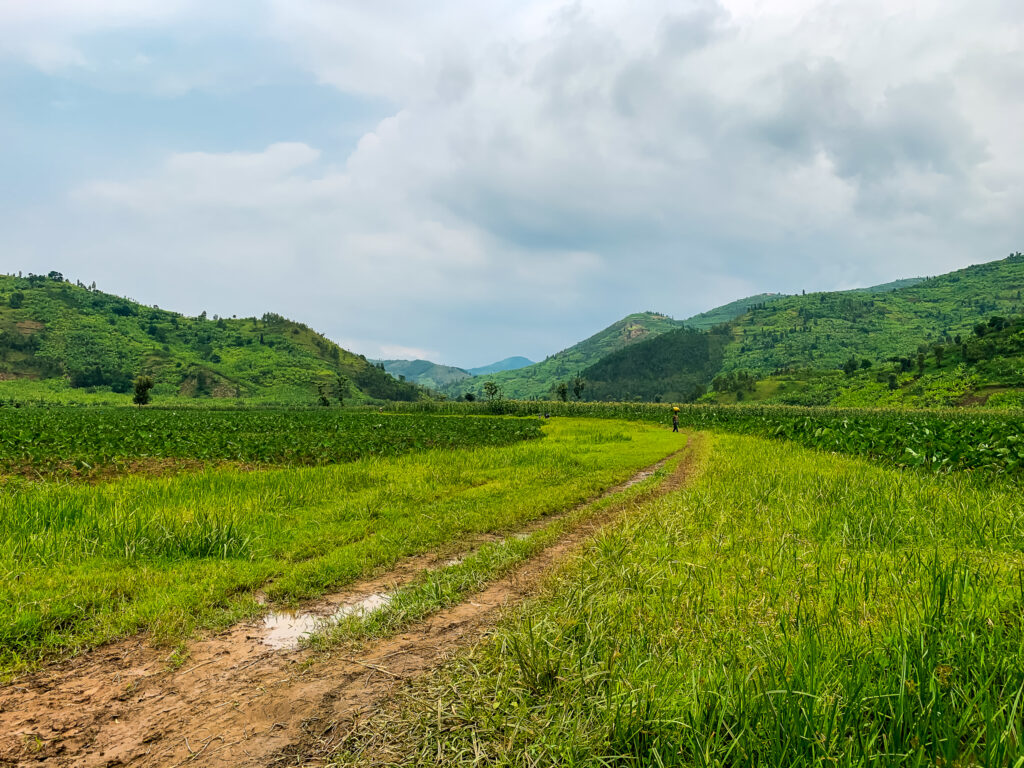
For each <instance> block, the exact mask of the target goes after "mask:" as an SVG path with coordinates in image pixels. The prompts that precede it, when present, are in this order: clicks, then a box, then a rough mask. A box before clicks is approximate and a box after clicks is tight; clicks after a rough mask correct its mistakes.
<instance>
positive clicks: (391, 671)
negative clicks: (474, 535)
mask: <svg viewBox="0 0 1024 768" xmlns="http://www.w3.org/2000/svg"><path fill="white" fill-rule="evenodd" d="M696 443H697V441H696V439H695V438H691V440H690V444H689V445H688V446H687V449H686V456H685V458H684V459H683V461H681V462H680V464H679V466H678V469H677V470H676V471H675V472H674V473H673V475H672V476H671V477H669V478H667V479H666V481H665V482H663V483H662V484H661V485H660V486H659V488H658V489H657V490H656V491H652V493H658V494H661V493H666V492H668V491H669V490H672V489H674V488H678V487H679V486H680V485H681V484H682V483H684V482H685V481H686V478H687V477H688V476H689V474H690V473H691V472H692V470H693V466H694V463H693V461H692V457H693V455H694V451H695V446H696ZM663 463H664V462H660V463H659V464H658V465H655V466H654V467H650V468H648V469H646V470H644V471H642V472H640V473H638V475H636V476H635V477H634V478H633V479H632V480H631V481H629V482H628V483H625V484H623V485H622V486H618V487H617V488H616V489H612V490H610V491H608V493H613V492H614V491H616V490H621V489H622V488H623V487H625V486H628V485H631V484H634V483H636V482H639V481H640V480H642V479H644V478H646V477H649V476H650V475H651V474H652V473H653V472H654V471H655V469H656V468H657V467H658V466H660V465H661V464H663ZM625 506H626V505H615V504H613V505H612V506H611V507H610V508H609V509H608V510H606V511H604V512H602V513H601V514H600V515H598V516H595V517H594V518H591V519H589V520H587V521H585V522H584V523H582V524H581V525H580V526H578V527H577V528H575V529H574V530H572V531H571V532H569V533H568V534H566V535H565V536H563V537H562V538H561V539H560V540H559V541H558V542H557V543H556V544H554V545H553V546H551V547H549V548H548V549H546V550H545V551H544V552H542V553H541V554H540V555H538V556H537V557H535V558H534V559H532V560H531V561H529V562H528V563H526V564H524V565H523V566H522V567H521V568H519V569H518V570H517V571H515V572H514V573H513V574H512V575H511V576H510V577H507V578H504V579H502V580H500V581H497V582H495V583H493V584H492V585H491V586H489V587H488V588H487V589H485V590H484V591H483V592H480V593H477V594H476V595H473V596H471V597H470V598H469V599H468V600H466V601H465V602H463V603H461V604H459V605H456V606H454V607H452V608H449V609H446V610H444V611H441V612H439V613H437V614H435V615H434V616H433V617H431V618H430V619H429V620H427V621H425V622H423V623H421V624H419V625H417V626H416V627H414V628H412V629H411V630H409V631H408V632H404V633H402V634H400V635H397V636H394V637H391V638H388V639H386V640H383V641H380V642H376V643H374V644H372V645H371V646H370V647H368V648H367V649H365V650H364V651H362V652H360V653H359V654H358V656H356V657H350V656H347V655H346V654H345V653H343V652H340V651H335V652H331V651H327V652H313V651H310V650H307V649H303V648H298V647H296V643H295V640H296V638H297V636H298V634H300V632H297V631H295V629H296V628H295V627H291V628H289V627H288V626H287V625H288V623H289V621H288V618H287V617H284V619H283V621H281V620H280V619H281V617H280V616H278V617H277V618H278V619H279V621H277V622H276V623H275V621H273V620H270V621H257V622H250V623H245V624H241V625H238V626H235V627H233V628H231V629H229V630H227V631H225V632H222V633H220V634H218V635H215V636H213V637H210V638H207V639H205V640H201V641H198V642H195V643H193V644H192V645H191V648H190V650H191V654H190V657H189V660H188V662H187V663H186V664H185V665H184V666H183V667H182V668H181V669H178V670H170V669H169V668H168V657H167V651H166V649H164V650H159V649H155V648H152V647H151V646H149V645H148V643H146V641H145V640H144V639H142V638H138V639H133V640H130V641H125V642H120V643H115V644H112V645H109V646H106V647H104V648H101V649H99V650H97V651H95V652H92V653H89V654H86V655H85V656H83V657H81V658H78V659H72V660H69V661H67V662H64V663H61V664H57V665H54V666H52V667H49V668H47V669H45V670H43V671H41V672H39V673H36V674H33V675H31V676H28V677H26V678H24V679H22V680H19V681H17V682H16V683H14V684H12V685H9V686H6V687H4V688H0V766H2V765H17V766H37V765H48V766H114V765H141V766H175V765H188V764H195V765H210V766H250V765H251V766H255V765H260V766H265V765H271V764H294V763H295V762H297V761H299V760H303V759H308V758H310V757H312V756H314V755H324V754H329V753H330V751H331V749H332V747H333V746H334V745H335V744H336V743H337V742H338V741H339V740H340V739H341V738H342V737H343V736H344V734H345V732H346V727H345V725H346V724H351V723H352V722H354V720H355V719H356V718H357V717H359V715H360V714H363V713H365V712H367V711H370V710H372V709H373V708H374V707H375V706H376V705H377V704H378V703H379V702H381V701H382V700H383V699H385V698H386V697H387V696H388V695H389V694H390V693H391V691H392V689H393V687H394V686H395V685H399V684H401V682H402V681H403V680H406V679H409V678H412V677H415V676H416V675H419V674H422V673H423V672H425V671H427V670H429V669H430V668H432V667H434V666H436V665H437V664H438V663H439V662H440V661H441V660H442V659H443V658H444V657H445V656H446V655H447V654H448V653H449V652H450V651H451V650H453V649H455V648H457V647H459V646H460V645H465V644H466V643H469V642H472V641H474V640H477V639H479V637H480V636H481V634H482V632H483V631H484V630H485V629H486V627H487V626H489V625H490V624H491V623H492V622H493V621H494V619H495V618H496V616H497V615H498V613H499V609H500V608H501V607H502V606H504V605H506V604H508V603H510V602H515V601H518V600H520V599H522V598H523V597H525V596H526V595H527V594H528V593H529V592H530V591H531V589H532V588H533V587H534V586H535V584H536V583H537V581H538V579H539V578H540V577H541V576H543V574H544V573H545V572H547V571H548V570H549V569H550V568H551V567H552V566H553V565H554V564H556V563H557V562H558V561H559V560H561V559H563V558H564V557H565V556H566V555H567V554H568V553H569V552H570V551H571V550H573V549H574V548H576V547H578V546H579V545H580V544H581V543H582V542H583V541H585V540H586V539H587V538H589V537H590V536H592V535H593V534H594V533H595V531H596V530H597V529H598V528H600V527H601V526H602V525H604V524H606V523H607V522H609V520H611V519H613V518H614V517H615V516H617V515H618V514H621V513H622V511H623V509H624V508H625ZM551 519H552V517H548V518H544V519H543V520H541V521H537V522H535V523H533V524H531V525H530V526H528V528H527V529H529V528H536V527H539V526H540V525H543V524H544V523H546V522H549V521H550V520H551ZM527 529H523V530H527ZM481 540H486V538H482V539H481ZM475 543H479V542H475ZM435 565H437V561H436V559H434V558H432V557H420V558H414V559H410V560H407V561H405V562H403V563H402V564H401V565H400V566H399V567H398V568H396V569H394V570H392V571H391V572H389V573H388V574H387V575H385V576H382V577H380V578H377V579H372V580H368V581H365V582H362V583H360V584H358V585H355V586H353V587H351V588H349V589H347V590H345V591H344V592H341V593H338V594H336V595H332V596H329V597H327V598H325V599H324V600H321V601H318V602H317V603H316V604H314V605H313V606H310V607H309V610H308V611H307V612H306V613H304V614H301V615H300V616H298V617H296V619H295V620H294V621H293V622H292V623H293V624H297V625H298V629H299V630H302V629H308V624H309V619H308V617H310V616H312V617H314V619H315V618H316V617H326V616H330V615H331V614H332V613H336V612H338V610H339V609H341V610H342V611H345V610H347V608H346V606H358V605H360V604H364V603H365V604H369V605H372V604H373V601H374V600H375V599H376V598H377V597H379V596H380V595H381V594H382V593H386V592H387V591H390V590H392V589H394V588H395V587H396V586H398V585H400V584H402V583H407V582H409V581H410V580H412V579H413V578H414V577H415V576H416V575H417V574H418V573H420V572H422V570H423V569H425V568H429V567H432V566H435ZM282 623H283V624H284V625H285V626H284V628H283V629H282Z"/></svg>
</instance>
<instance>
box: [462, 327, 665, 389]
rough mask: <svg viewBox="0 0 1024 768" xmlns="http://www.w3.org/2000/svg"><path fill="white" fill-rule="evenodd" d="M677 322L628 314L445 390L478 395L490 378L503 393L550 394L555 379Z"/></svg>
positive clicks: (577, 370) (576, 372)
mask: <svg viewBox="0 0 1024 768" xmlns="http://www.w3.org/2000/svg"><path fill="white" fill-rule="evenodd" d="M680 326H681V323H680V322H679V321H678V320H673V319H672V318H670V317H667V316H666V315H660V314H657V313H655V312H640V313H637V314H634V315H629V316H627V317H624V318H622V319H621V320H619V321H618V322H616V323H613V324H612V325H610V326H608V327H607V328H605V329H604V330H603V331H600V332H599V333H595V334H594V335H593V336H591V337H590V338H588V339H585V340H584V341H581V342H580V343H579V344H574V345H573V346H571V347H569V348H568V349H565V350H562V351H561V352H558V353H557V354H554V355H551V356H550V357H548V358H546V359H545V360H542V361H541V362H539V363H534V364H533V365H529V366H527V367H525V368H519V369H518V370H514V371H503V372H500V373H495V374H492V375H489V376H476V377H474V378H472V379H467V380H466V381H464V382H460V383H459V384H457V385H454V386H451V387H448V388H447V389H446V393H447V394H448V395H449V396H453V397H454V396H458V395H460V394H462V393H464V392H471V393H473V394H474V395H476V396H478V397H479V396H481V395H482V394H483V387H484V383H485V382H487V381H493V382H494V383H495V384H497V385H498V386H499V387H500V388H501V393H502V395H503V396H504V397H509V398H519V399H532V398H548V397H551V392H552V388H553V387H554V386H555V385H556V384H557V383H558V382H560V381H565V380H567V379H569V378H571V377H573V376H575V375H576V374H578V373H580V372H581V371H583V370H584V369H586V368H588V367H590V366H591V365H593V364H594V363H596V362H597V361H598V360H600V359H601V358H602V357H604V356H605V355H607V354H610V353H612V352H616V351H618V350H620V349H622V348H623V347H626V346H629V345H630V344H635V343H637V342H639V341H643V340H644V339H647V338H650V337H653V336H657V335H659V334H662V333H665V332H666V331H670V330H675V329H676V328H679V327H680Z"/></svg>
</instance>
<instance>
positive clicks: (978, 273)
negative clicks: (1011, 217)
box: [587, 254, 1024, 399]
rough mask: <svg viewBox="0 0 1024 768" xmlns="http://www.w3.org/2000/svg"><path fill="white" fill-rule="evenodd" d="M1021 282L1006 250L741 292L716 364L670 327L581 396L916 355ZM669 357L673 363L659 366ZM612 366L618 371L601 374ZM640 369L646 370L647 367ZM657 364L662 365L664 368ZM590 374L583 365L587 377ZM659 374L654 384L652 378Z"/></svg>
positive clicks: (1013, 302) (1011, 297) (646, 392)
mask: <svg viewBox="0 0 1024 768" xmlns="http://www.w3.org/2000/svg"><path fill="white" fill-rule="evenodd" d="M1022 290H1024V255H1021V254H1015V255H1013V256H1010V257H1009V258H1006V259H1002V260H1000V261H994V262H990V263H987V264H980V265H976V266H972V267H968V268H966V269H962V270H958V271H956V272H951V273H949V274H946V275H941V276H939V277H933V278H928V279H919V278H914V279H909V280H905V281H896V282H895V283H888V284H886V285H883V286H875V287H874V288H867V289H861V290H855V291H841V292H834V293H813V294H807V295H801V296H778V297H774V298H772V299H771V300H770V301H760V302H758V301H751V300H744V301H748V308H747V310H746V312H744V313H743V314H741V315H739V316H737V317H735V318H734V319H733V320H732V321H730V322H729V323H728V324H726V325H722V326H719V328H718V332H719V333H721V334H723V335H725V336H726V337H727V340H726V342H725V343H724V345H723V348H722V350H721V356H720V361H721V364H720V368H719V369H718V370H717V371H712V370H711V369H710V368H709V367H708V363H707V362H706V361H705V360H704V358H702V357H699V356H698V357H696V358H694V357H692V352H687V354H682V353H680V352H679V351H678V350H692V348H693V345H694V342H693V340H692V339H691V338H690V337H689V336H688V335H687V334H686V333H685V332H683V331H671V332H669V333H665V334H662V335H659V336H657V337H654V338H650V339H647V340H644V341H642V342H641V343H640V344H637V345H636V347H634V348H633V350H632V351H631V355H630V360H631V365H632V366H633V367H634V369H635V370H632V371H630V370H626V369H616V368H615V367H614V366H612V367H604V368H602V367H599V366H598V367H597V373H599V374H600V375H601V376H602V379H601V386H600V387H597V386H593V387H591V386H589V385H588V389H587V396H588V397H598V393H600V397H601V399H626V398H630V397H633V396H636V395H638V394H639V395H641V396H642V397H645V398H647V397H652V396H657V395H662V396H664V397H666V398H667V397H668V396H669V393H676V394H678V393H679V392H680V389H679V386H678V384H679V382H687V383H693V382H697V381H701V380H703V383H704V384H705V385H707V384H710V383H711V380H712V379H713V378H714V376H715V375H716V374H720V373H735V374H743V377H744V380H745V381H746V380H754V379H762V378H764V377H766V376H768V375H770V374H772V373H773V372H777V371H783V370H792V369H808V368H810V369H817V370H832V371H835V370H839V369H841V368H842V367H843V366H844V365H845V364H846V363H847V361H849V360H850V359H851V358H856V359H857V360H858V361H863V360H868V361H869V365H870V364H874V363H877V362H879V361H882V360H885V359H887V358H890V357H893V356H904V357H914V358H916V355H917V350H918V348H919V347H921V346H922V345H925V346H931V345H934V344H936V343H939V342H940V341H942V340H943V339H946V338H951V337H953V336H956V335H967V334H969V333H970V332H971V331H972V329H973V327H974V325H975V324H977V323H978V322H979V321H981V320H984V319H987V318H988V317H990V316H992V315H1005V316H1011V315H1017V314H1020V313H1021V312H1024V302H1022V299H1021V291H1022ZM755 298H757V297H751V299H755ZM706 314H710V313H706ZM673 355H676V357H675V358H673ZM716 355H717V353H716ZM673 360H674V361H675V365H676V368H675V369H672V370H671V371H668V368H670V364H671V361H673ZM615 370H618V371H619V373H618V374H616V375H615V376H611V375H610V372H612V371H615ZM647 371H652V372H655V373H654V374H652V375H648V373H647ZM659 371H665V373H664V375H661V374H658V373H657V372H659ZM597 373H595V371H594V370H591V371H589V372H588V375H597ZM659 377H661V381H662V384H661V386H660V387H659V386H658V385H657V383H656V382H657V380H658V379H659ZM640 382H643V385H642V387H641V386H640Z"/></svg>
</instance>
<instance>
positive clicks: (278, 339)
mask: <svg viewBox="0 0 1024 768" xmlns="http://www.w3.org/2000/svg"><path fill="white" fill-rule="evenodd" d="M139 375H148V376H151V377H152V378H153V380H154V382H155V387H154V390H153V394H154V395H155V396H156V397H158V398H160V397H163V398H242V399H247V400H253V401H273V402H283V403H307V404H311V403H315V402H318V401H320V400H321V398H323V399H325V400H326V401H327V402H339V401H341V400H345V399H348V400H356V401H365V400H367V399H370V398H373V399H381V400H385V399H386V400H413V399H416V398H417V397H419V395H420V393H419V390H418V389H417V388H416V387H415V386H414V385H412V384H408V383H403V382H399V381H397V380H395V379H394V378H392V377H391V376H390V375H388V374H387V373H385V372H384V371H383V370H381V369H379V368H377V367H375V366H373V365H371V364H370V363H369V362H368V361H367V360H366V359H365V358H364V357H362V356H359V355H354V354H352V353H351V352H348V351H346V350H344V349H342V348H340V347H339V346H338V345H337V344H335V343H334V342H332V341H330V340H329V339H327V338H325V337H324V336H322V335H321V334H319V333H316V332H315V331H313V330H312V329H310V328H308V327H307V326H305V325H302V324H300V323H296V322H292V321H291V320H288V319H286V318H284V317H281V316H280V315H276V314H273V313H267V314H265V315H263V317H261V318H255V317H250V318H241V319H235V318H232V319H227V318H218V317H216V316H214V317H213V318H208V317H206V313H205V312H204V313H203V314H202V315H200V316H199V317H185V316H183V315H180V314H177V313H175V312H169V311H167V310H163V309H159V308H157V307H147V306H144V305H142V304H138V303H136V302H134V301H130V300H128V299H124V298H121V297H119V296H113V295H111V294H107V293H103V292H102V291H98V290H95V289H94V288H87V287H85V286H83V285H81V284H72V283H69V282H67V281H65V280H64V279H63V278H62V277H61V276H60V275H59V274H58V273H55V272H52V273H50V275H49V276H41V275H32V276H29V277H27V278H20V277H12V276H8V275H0V379H2V380H3V383H2V384H0V396H5V395H6V396H8V397H16V396H21V395H25V394H33V395H34V394H43V393H45V394H46V395H47V397H49V398H51V399H64V400H76V399H85V400H88V398H87V397H86V395H106V396H111V395H115V396H116V395H121V396H122V397H121V399H123V400H124V401H125V402H127V401H128V396H127V395H126V394H125V393H127V392H129V390H130V389H131V385H132V380H133V379H134V378H135V377H136V376H139ZM113 399H114V400H115V401H116V400H117V399H118V398H117V397H114V398H113Z"/></svg>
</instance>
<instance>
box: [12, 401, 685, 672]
mask: <svg viewBox="0 0 1024 768" xmlns="http://www.w3.org/2000/svg"><path fill="white" fill-rule="evenodd" d="M510 423H513V424H516V423H522V422H510ZM544 431H545V432H546V437H545V438H544V439H542V440H528V441H525V442H516V443H513V444H510V445H500V446H489V447H468V448H457V449H451V450H426V451H422V452H419V453H414V454H410V455H406V456H399V457H387V458H364V459H360V460H358V461H354V462H352V463H349V464H341V465H336V466H323V467H308V468H302V467H299V468H286V469H270V470H259V471H251V472H240V471H236V470H232V469H229V468H220V469H208V470H206V471H203V472H199V473H191V474H181V475H177V476H173V477H162V478H159V477H158V478H153V477H145V476H129V477H123V478H120V479H116V480H112V481H107V482H102V483H99V484H95V485H82V484H71V485H69V484H58V483H52V482H50V483H47V482H26V481H22V482H18V481H8V482H7V483H5V484H3V485H2V486H0V673H3V674H10V673H12V672H15V671H17V670H20V669H24V668H27V667H30V666H32V665H34V664H36V663H38V662H39V661H41V660H44V659H47V658H53V657H58V656H62V655H67V654H70V653H74V652H76V651H78V650H80V649H83V648H87V647H91V646H95V645H97V644H100V643H103V642H105V641H108V640H111V639H113V638H117V637H123V636H126V635H129V634H132V633H136V632H139V631H150V632H152V633H153V636H154V637H155V639H157V640H158V641H161V642H166V643H173V642H177V641H180V640H182V639H183V638H186V637H187V636H189V634H190V633H191V632H192V631H194V630H195V629H197V628H201V627H218V626H224V625H226V624H228V623H231V622H233V621H235V620H238V619H239V618H242V617H245V616H252V615H254V614H257V613H258V612H260V611H261V610H265V609H264V608H263V607H261V606H260V605H259V604H258V603H257V600H256V596H255V592H256V591H257V590H259V589H262V590H264V591H265V592H266V594H267V595H268V596H269V598H270V599H271V600H272V601H274V602H291V601H297V600H300V599H304V598H310V597H314V596H317V595H320V594H322V593H323V592H324V591H325V590H328V589H330V588H334V587H338V586H340V585H343V584H346V583H349V582H351V581H353V580H354V579H356V578H359V577H360V576H363V575H366V574H368V573H371V572H373V571H374V570H376V569H381V568H387V567H389V566H390V565H392V564H394V563H395V562H396V561H397V560H398V559H399V558H401V557H404V556H407V555H412V554H416V553H422V552H429V551H434V550H437V549H439V548H444V547H445V546H450V545H452V544H453V543H454V542H457V541H458V540H459V539H460V538H463V537H465V536H467V535H469V534H473V533H478V532H484V531H495V530H503V529H509V528H513V527H515V526H517V525H520V524H522V523H524V522H526V521H529V520H532V519H536V518H538V517H541V516H543V515H546V514H548V513H552V512H555V511H559V510H562V509H566V508H568V507H570V506H572V505H574V504H576V503H577V502H579V501H581V500H583V499H585V498H587V497H589V496H591V495H593V494H595V493H597V492H599V491H600V490H602V489H604V488H607V487H609V486H611V485H614V484H615V483H617V482H620V481H622V480H624V479H626V478H628V477H629V476H631V475H632V474H633V473H634V472H635V471H636V470H637V469H638V468H640V467H643V466H647V465H650V464H652V463H654V462H656V461H657V460H659V459H661V458H662V457H664V456H666V455H667V454H669V453H670V452H672V451H673V450H675V449H677V448H679V447H681V445H682V440H681V439H680V436H679V435H673V434H672V433H671V432H668V431H667V430H665V429H664V428H658V427H654V426H651V425H644V424H638V423H628V422H615V421H604V420H602V421H580V420H561V419H559V420H556V421H554V422H553V423H550V424H548V425H547V426H546V427H545V430H544Z"/></svg>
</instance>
